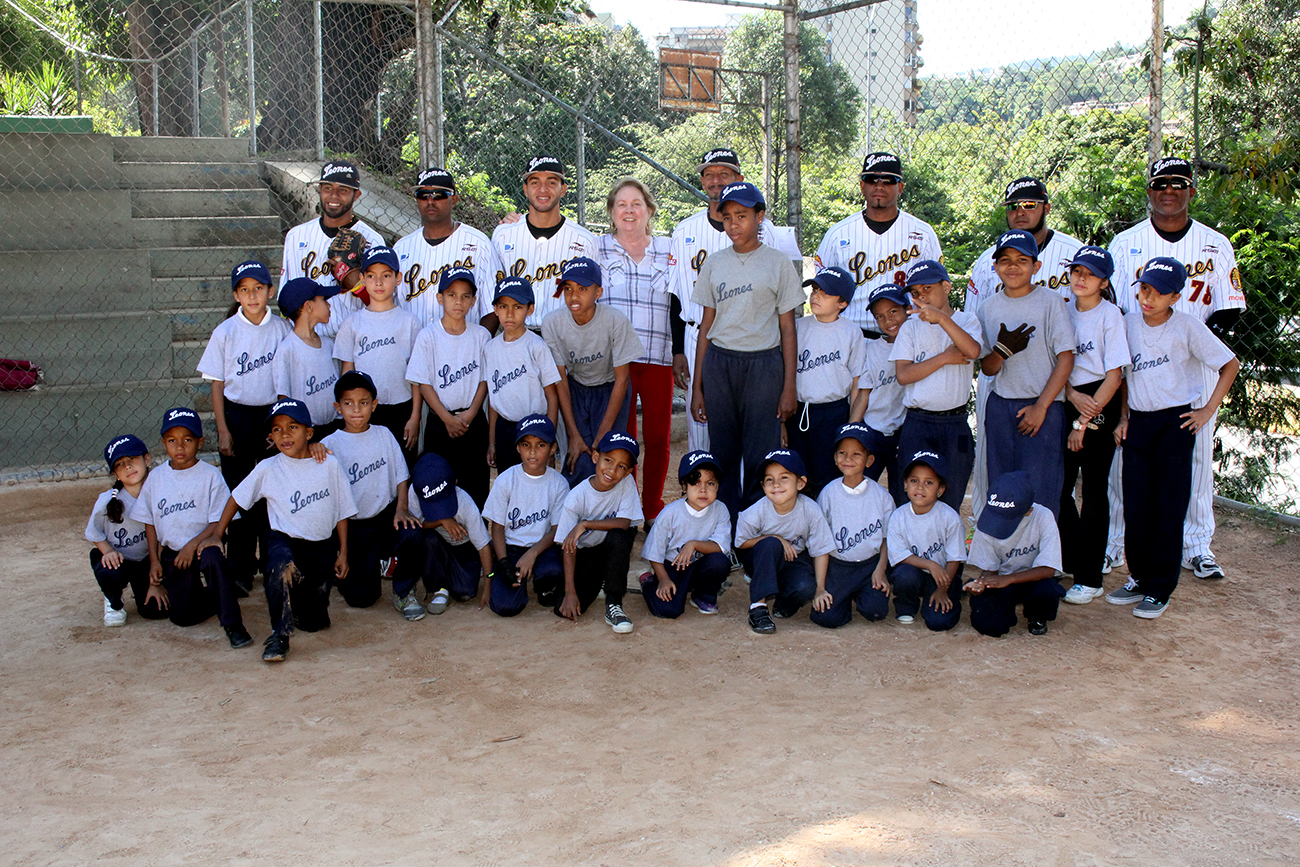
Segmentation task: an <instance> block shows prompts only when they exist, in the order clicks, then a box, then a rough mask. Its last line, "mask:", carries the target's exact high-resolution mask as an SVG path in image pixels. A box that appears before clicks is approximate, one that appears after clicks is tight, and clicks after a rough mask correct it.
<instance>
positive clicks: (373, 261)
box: [361, 245, 402, 273]
mask: <svg viewBox="0 0 1300 867" xmlns="http://www.w3.org/2000/svg"><path fill="white" fill-rule="evenodd" d="M371 265H387V266H388V267H389V268H392V269H393V270H394V271H397V272H398V273H401V270H402V263H401V262H398V261H397V252H396V251H395V250H393V248H392V247H381V246H378V245H376V246H374V247H367V248H366V254H365V256H364V258H362V260H361V270H363V271H364V270H366V269H367V268H369V267H370V266H371Z"/></svg>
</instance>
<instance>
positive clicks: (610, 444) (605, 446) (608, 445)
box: [596, 430, 641, 463]
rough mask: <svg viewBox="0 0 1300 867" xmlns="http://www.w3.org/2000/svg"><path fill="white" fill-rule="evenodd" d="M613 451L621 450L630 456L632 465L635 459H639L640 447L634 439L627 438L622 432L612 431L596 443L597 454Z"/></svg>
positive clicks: (632, 437) (631, 437)
mask: <svg viewBox="0 0 1300 867" xmlns="http://www.w3.org/2000/svg"><path fill="white" fill-rule="evenodd" d="M614 449H622V450H623V451H625V452H627V453H628V454H630V455H631V456H632V463H636V461H637V458H639V457H641V447H640V446H639V445H637V444H636V437H634V436H628V435H627V434H625V433H623V432H622V431H616V430H612V431H610V432H609V433H607V434H605V435H604V436H603V437H601V438H600V442H598V443H596V451H598V452H612V451H613V450H614Z"/></svg>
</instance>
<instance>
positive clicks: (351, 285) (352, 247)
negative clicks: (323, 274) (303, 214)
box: [327, 229, 369, 301]
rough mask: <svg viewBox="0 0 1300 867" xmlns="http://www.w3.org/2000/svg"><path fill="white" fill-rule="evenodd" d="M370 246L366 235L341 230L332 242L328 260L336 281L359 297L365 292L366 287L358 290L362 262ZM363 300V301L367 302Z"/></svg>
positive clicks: (349, 230) (350, 230) (351, 230)
mask: <svg viewBox="0 0 1300 867" xmlns="http://www.w3.org/2000/svg"><path fill="white" fill-rule="evenodd" d="M367 246H369V244H368V242H367V241H366V238H365V236H364V235H362V234H361V233H360V232H357V231H355V230H353V229H339V232H338V234H337V235H335V236H334V240H332V241H330V248H329V254H328V256H327V259H328V261H329V263H330V270H331V272H332V273H333V274H334V279H335V280H337V281H338V283H339V285H340V286H342V287H343V288H344V289H345V290H347V291H348V292H352V293H354V294H356V295H357V296H360V295H361V293H363V292H365V291H366V290H365V287H364V286H363V287H361V288H360V289H357V288H356V287H357V284H358V283H360V282H361V260H362V258H363V257H364V256H365V253H366V247H367ZM365 300H366V299H365V298H362V301H365Z"/></svg>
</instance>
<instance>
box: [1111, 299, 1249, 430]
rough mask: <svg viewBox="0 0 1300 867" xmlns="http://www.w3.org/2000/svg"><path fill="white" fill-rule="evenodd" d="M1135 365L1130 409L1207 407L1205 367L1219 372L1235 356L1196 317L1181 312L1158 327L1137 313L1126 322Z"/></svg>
mask: <svg viewBox="0 0 1300 867" xmlns="http://www.w3.org/2000/svg"><path fill="white" fill-rule="evenodd" d="M1124 325H1125V328H1126V330H1127V332H1128V346H1129V350H1130V351H1131V352H1132V354H1133V363H1132V365H1131V366H1130V367H1129V368H1128V370H1126V371H1125V373H1124V375H1125V376H1126V377H1127V378H1128V405H1129V406H1130V407H1131V408H1132V409H1135V410H1137V411H1139V412H1154V411H1155V410H1158V409H1168V408H1169V407H1172V406H1182V405H1183V404H1191V405H1192V406H1196V407H1200V406H1204V405H1205V401H1206V399H1207V398H1208V397H1209V395H1208V394H1202V391H1203V389H1204V380H1203V379H1202V366H1204V367H1208V368H1211V369H1213V370H1218V369H1219V368H1221V367H1223V365H1225V364H1227V363H1228V362H1229V361H1231V360H1232V359H1233V358H1234V357H1235V356H1234V355H1233V354H1232V350H1231V349H1229V348H1228V347H1227V346H1225V345H1224V343H1223V341H1222V340H1220V339H1219V338H1217V337H1215V336H1214V334H1213V333H1212V332H1211V331H1210V329H1209V328H1208V327H1207V326H1206V325H1205V323H1204V322H1201V321H1200V320H1199V319H1197V318H1196V317H1195V316H1192V315H1191V314H1188V313H1179V312H1178V311H1177V310H1175V311H1174V314H1173V315H1172V316H1170V317H1169V319H1167V320H1166V321H1165V322H1164V324H1162V325H1157V326H1155V327H1154V328H1153V327H1151V326H1150V325H1147V324H1146V322H1144V321H1143V319H1142V311H1141V310H1134V311H1133V312H1132V313H1129V314H1128V315H1126V316H1125V317H1124Z"/></svg>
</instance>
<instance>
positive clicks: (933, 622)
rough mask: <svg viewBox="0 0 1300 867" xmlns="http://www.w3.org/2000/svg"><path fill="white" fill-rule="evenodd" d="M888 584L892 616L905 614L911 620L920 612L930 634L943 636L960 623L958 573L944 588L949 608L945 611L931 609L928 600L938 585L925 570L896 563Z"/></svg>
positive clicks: (932, 602) (959, 577) (932, 605)
mask: <svg viewBox="0 0 1300 867" xmlns="http://www.w3.org/2000/svg"><path fill="white" fill-rule="evenodd" d="M889 583H890V584H891V585H893V588H894V614H896V615H897V616H899V617H902V616H903V615H904V614H908V615H911V616H913V617H915V616H916V615H917V612H920V614H921V619H922V620H924V621H925V625H926V626H928V627H929V628H930V629H931V630H933V631H934V632H946V631H947V630H949V629H952V628H953V627H954V626H956V625H957V621H959V620H961V570H960V569H958V570H957V575H956V576H955V577H954V578H953V579H952V581H951V582H950V583H949V584H948V599H949V600H950V601H951V602H952V608H951V609H949V610H948V611H940V610H939V609H937V608H935V607H934V601H933V600H932V599H931V597H932V596H934V591H935V590H938V589H939V582H937V581H935V580H934V576H933V575H931V574H930V572H929V570H927V569H921V568H918V567H916V566H913V565H912V564H911V563H899V564H898V565H897V566H894V567H892V568H891V569H890V570H889Z"/></svg>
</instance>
